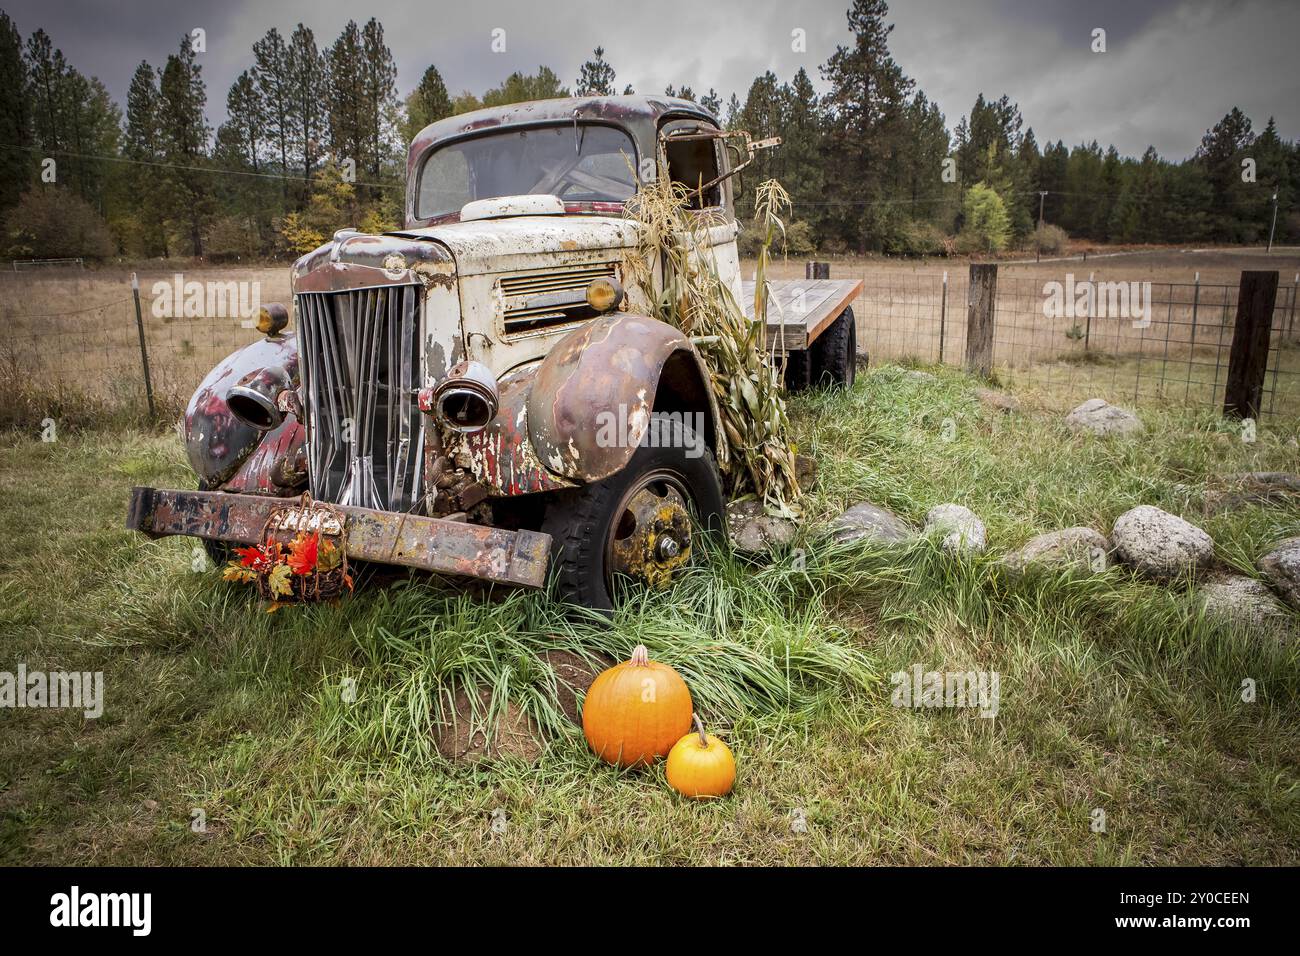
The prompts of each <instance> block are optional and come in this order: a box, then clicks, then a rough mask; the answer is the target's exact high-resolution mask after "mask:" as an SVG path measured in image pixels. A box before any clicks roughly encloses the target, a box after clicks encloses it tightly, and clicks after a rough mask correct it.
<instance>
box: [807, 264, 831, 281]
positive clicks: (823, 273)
mask: <svg viewBox="0 0 1300 956" xmlns="http://www.w3.org/2000/svg"><path fill="white" fill-rule="evenodd" d="M803 277H804V278H805V279H829V278H830V277H831V264H830V263H829V262H805V263H804V266H803Z"/></svg>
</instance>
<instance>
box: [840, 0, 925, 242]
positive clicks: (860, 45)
mask: <svg viewBox="0 0 1300 956" xmlns="http://www.w3.org/2000/svg"><path fill="white" fill-rule="evenodd" d="M888 15H889V6H888V4H886V3H885V2H884V0H854V2H853V6H852V7H851V8H850V9H849V11H848V20H849V29H850V30H851V31H852V33H853V42H852V44H851V45H849V46H840V47H837V48H836V50H835V53H833V54H832V55H831V57H830V59H829V60H828V61H827V62H826V64H825V65H824V66H823V67H822V76H823V78H824V79H825V80H826V81H827V82H829V83H830V85H831V90H830V92H829V93H827V94H826V96H825V97H824V98H823V101H822V102H823V105H824V106H825V107H826V111H827V122H828V126H827V156H826V174H827V177H828V179H827V181H828V182H829V183H831V184H833V185H832V193H833V195H834V197H835V198H836V199H839V200H840V202H841V205H839V206H837V207H835V210H836V211H835V214H834V216H833V222H834V227H835V228H836V230H837V231H838V232H839V234H840V237H841V238H842V239H844V240H846V241H847V242H849V243H850V244H852V245H853V246H855V247H857V248H859V249H865V248H868V247H870V248H876V249H880V248H882V247H883V246H884V244H885V242H886V241H887V240H888V238H889V233H891V232H892V231H893V230H895V229H897V228H898V226H899V225H900V222H899V219H900V216H899V214H898V213H897V212H896V211H894V210H893V209H891V207H890V206H889V205H887V204H886V203H884V202H883V200H886V199H889V198H891V197H893V196H895V195H896V192H895V189H894V187H895V185H896V177H897V176H898V175H899V173H898V168H897V160H898V159H899V157H900V156H901V154H902V151H903V149H904V148H905V140H906V134H907V123H906V118H905V116H904V110H905V104H906V101H907V97H908V95H909V94H910V93H911V91H912V87H913V83H912V81H911V80H910V79H908V78H907V77H906V76H904V75H903V71H902V70H901V69H900V68H899V66H898V64H897V63H895V62H894V59H893V57H892V56H891V55H890V53H889V34H890V32H891V31H892V30H893V26H892V25H891V24H886V23H885V18H886V17H887V16H888ZM903 218H905V217H903Z"/></svg>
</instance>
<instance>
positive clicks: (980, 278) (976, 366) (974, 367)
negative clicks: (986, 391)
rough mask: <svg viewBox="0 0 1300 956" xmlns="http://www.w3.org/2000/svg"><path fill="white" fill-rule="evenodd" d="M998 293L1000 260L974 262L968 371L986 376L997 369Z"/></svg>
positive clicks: (968, 298) (969, 296) (969, 299)
mask: <svg viewBox="0 0 1300 956" xmlns="http://www.w3.org/2000/svg"><path fill="white" fill-rule="evenodd" d="M997 294H998V266H997V263H988V264H980V265H977V264H975V263H971V267H970V286H969V287H968V289H967V292H966V370H967V371H970V372H975V373H976V374H978V375H983V376H985V377H986V378H987V377H988V376H989V375H990V374H991V373H992V371H993V309H994V303H995V301H996V299H997Z"/></svg>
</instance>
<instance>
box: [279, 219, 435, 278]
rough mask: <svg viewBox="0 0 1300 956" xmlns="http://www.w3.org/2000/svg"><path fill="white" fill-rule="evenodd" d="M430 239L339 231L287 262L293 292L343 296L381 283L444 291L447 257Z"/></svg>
mask: <svg viewBox="0 0 1300 956" xmlns="http://www.w3.org/2000/svg"><path fill="white" fill-rule="evenodd" d="M431 238H432V237H408V236H401V235H395V234H389V235H369V234H367V233H361V232H353V231H350V230H343V231H340V232H337V233H335V234H334V238H333V239H331V240H330V241H329V242H327V243H325V244H324V245H323V246H320V247H318V248H317V249H314V250H312V251H311V252H309V253H307V254H306V255H305V256H303V257H302V258H300V259H299V260H298V261H297V262H295V263H294V264H293V291H294V292H295V293H298V292H344V291H347V290H349V289H366V288H373V287H375V286H386V285H415V284H417V283H418V284H420V285H423V286H425V287H426V288H427V287H429V286H443V287H450V286H452V285H453V284H454V283H455V280H456V266H455V263H454V262H453V260H452V257H451V253H450V252H449V251H448V250H447V249H446V248H445V247H444V246H440V245H438V243H436V242H432V241H430V239H431Z"/></svg>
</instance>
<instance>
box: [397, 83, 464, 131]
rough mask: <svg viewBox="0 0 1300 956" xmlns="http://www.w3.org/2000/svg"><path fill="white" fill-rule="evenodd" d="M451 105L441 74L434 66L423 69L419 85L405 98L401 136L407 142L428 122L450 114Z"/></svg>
mask: <svg viewBox="0 0 1300 956" xmlns="http://www.w3.org/2000/svg"><path fill="white" fill-rule="evenodd" d="M452 113H453V107H452V102H451V97H450V96H449V95H448V93H447V84H446V83H444V82H443V81H442V74H441V73H439V72H438V68H437V67H436V66H431V67H429V68H428V69H427V70H425V71H424V76H422V77H421V78H420V85H419V86H417V87H416V88H415V89H414V90H412V91H411V95H410V96H408V97H407V98H406V121H405V124H404V125H403V129H402V138H403V139H404V140H405V141H406V142H407V143H408V144H409V143H410V142H411V140H413V139H415V137H416V136H417V135H419V132H420V130H422V129H424V128H425V127H426V126H428V125H429V124H430V123H434V122H437V121H438V120H440V119H442V118H444V117H447V116H451V115H452Z"/></svg>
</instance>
